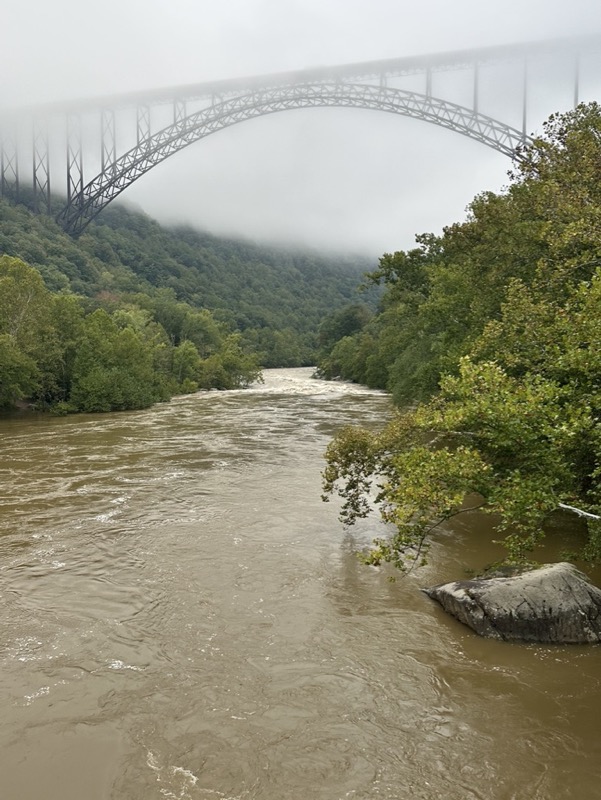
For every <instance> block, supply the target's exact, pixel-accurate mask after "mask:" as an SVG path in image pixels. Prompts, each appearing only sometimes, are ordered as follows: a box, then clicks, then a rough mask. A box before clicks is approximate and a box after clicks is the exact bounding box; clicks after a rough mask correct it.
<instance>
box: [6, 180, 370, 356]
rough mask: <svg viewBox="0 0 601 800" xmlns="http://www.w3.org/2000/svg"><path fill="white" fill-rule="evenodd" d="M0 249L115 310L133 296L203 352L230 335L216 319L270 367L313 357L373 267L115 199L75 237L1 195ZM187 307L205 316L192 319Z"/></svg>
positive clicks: (174, 337)
mask: <svg viewBox="0 0 601 800" xmlns="http://www.w3.org/2000/svg"><path fill="white" fill-rule="evenodd" d="M23 194H24V195H26V194H27V193H26V191H25V190H24V192H23ZM22 199H23V200H24V201H25V202H27V197H24V198H22ZM57 202H58V201H57ZM1 254H6V255H9V256H12V257H17V258H19V259H21V260H22V261H24V262H26V263H28V264H30V265H31V266H33V267H35V268H36V270H37V271H38V272H39V273H40V275H41V276H42V278H43V280H44V283H45V285H46V287H47V288H48V289H50V290H51V291H53V292H63V293H66V292H71V293H74V294H78V295H81V296H84V297H88V298H90V299H91V302H93V303H95V304H96V307H98V306H99V305H101V306H102V307H103V308H105V310H107V311H109V312H113V311H114V310H115V309H116V308H117V307H119V306H121V305H123V304H126V303H128V302H133V303H135V304H137V305H139V306H140V307H143V308H146V309H147V310H150V311H151V312H152V314H153V318H154V320H155V321H156V322H158V323H160V324H161V325H162V326H163V327H164V328H165V330H166V331H167V334H168V336H169V338H170V340H171V342H172V344H174V345H178V344H179V343H180V341H182V340H184V339H190V340H191V341H193V342H194V343H195V344H196V345H197V347H198V348H199V352H200V354H201V357H202V358H206V357H208V356H210V355H211V354H212V353H213V352H214V350H215V346H216V338H217V339H219V338H221V337H222V334H223V332H224V331H223V330H220V331H219V333H218V334H216V332H215V330H212V329H211V328H212V323H213V322H214V321H217V322H219V323H223V324H224V325H225V327H226V329H227V331H226V332H227V333H231V332H239V333H242V335H243V337H244V341H245V342H246V346H247V347H250V348H256V349H257V352H261V353H262V356H263V365H264V366H284V365H290V366H300V365H304V364H315V363H316V357H317V349H318V328H319V326H320V324H321V322H322V320H323V319H324V317H325V316H327V315H328V314H330V313H331V312H332V311H334V310H335V309H337V308H340V307H341V306H344V305H347V304H348V303H349V302H351V301H352V299H353V297H354V296H355V293H356V288H357V284H358V283H359V282H360V280H361V276H362V274H363V272H364V271H365V270H366V269H367V268H370V267H371V266H373V264H371V263H369V262H368V261H367V260H366V259H364V258H351V257H348V256H344V257H340V256H339V257H329V258H326V257H322V256H318V255H316V254H312V253H306V252H305V253H303V252H297V251H294V250H290V249H288V250H285V249H282V248H269V247H260V246H258V245H253V244H251V243H246V242H239V241H230V240H224V239H217V238H216V237H213V236H210V235H208V234H206V233H202V232H198V231H194V230H192V229H189V228H176V229H165V228H162V227H161V226H160V225H159V224H158V223H156V222H154V221H153V220H151V219H149V218H148V217H146V216H145V215H143V214H139V213H134V212H130V211H128V210H126V209H125V208H123V207H120V206H118V205H114V206H110V207H109V208H107V209H105V210H104V211H103V213H102V214H101V215H100V216H99V218H98V220H97V221H95V222H94V223H92V224H91V225H90V226H89V227H88V228H87V229H86V232H85V233H84V234H83V235H82V236H81V237H80V238H79V239H77V240H73V239H71V238H70V237H69V236H67V235H66V234H65V233H64V232H63V231H62V230H61V229H60V227H59V226H58V225H57V224H56V223H55V222H54V220H52V219H50V218H48V217H40V216H35V215H33V214H32V213H30V212H29V211H28V210H27V209H26V207H25V206H23V205H18V206H17V205H11V204H10V203H9V202H8V201H7V200H6V199H4V200H0V255H1ZM142 295H144V296H146V297H150V298H151V300H152V302H151V303H150V304H148V303H147V301H143V300H141V296H142ZM367 302H371V300H369V299H368V300H367ZM178 303H179V304H181V305H179V306H178ZM190 307H192V308H194V309H196V311H198V312H199V313H200V314H201V317H200V318H197V319H196V320H194V321H192V320H191V319H190V317H189V309H190ZM207 311H208V312H210V314H211V316H210V317H207V316H206V313H207ZM203 312H204V314H205V316H204V318H203V317H202V315H203ZM185 320H186V324H187V325H188V329H186V330H184V329H183V327H182V326H183V325H184V321H185ZM190 326H191V327H190ZM199 337H201V338H202V341H200V338H199Z"/></svg>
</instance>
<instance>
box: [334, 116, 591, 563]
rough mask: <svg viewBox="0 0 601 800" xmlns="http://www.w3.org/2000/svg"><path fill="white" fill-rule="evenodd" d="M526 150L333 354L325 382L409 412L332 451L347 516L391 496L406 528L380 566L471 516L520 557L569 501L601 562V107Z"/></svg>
mask: <svg viewBox="0 0 601 800" xmlns="http://www.w3.org/2000/svg"><path fill="white" fill-rule="evenodd" d="M519 156H520V157H519V159H516V162H515V167H514V171H513V173H511V174H510V182H509V186H508V187H507V189H506V190H504V191H503V192H502V193H500V194H493V193H490V192H487V193H484V194H482V195H480V196H478V197H476V199H475V200H474V202H473V203H472V204H471V206H470V209H469V214H468V218H467V220H466V221H465V222H462V223H458V224H455V225H451V226H449V227H448V228H446V229H445V230H444V231H443V233H442V235H440V236H433V235H425V236H421V237H419V238H418V240H417V247H416V248H415V249H414V250H411V251H409V252H398V253H394V254H387V255H384V256H383V257H382V259H381V260H380V265H379V268H378V269H377V270H376V271H375V272H373V273H372V274H371V277H370V280H371V281H372V282H375V283H383V284H384V286H385V294H384V297H383V300H382V305H381V309H380V311H379V313H378V314H376V315H375V316H373V317H372V318H371V319H365V321H364V322H363V324H362V325H361V327H360V330H356V331H354V332H351V333H350V334H346V335H344V336H343V337H342V338H339V339H338V341H336V342H334V343H330V346H329V347H328V348H327V349H326V351H325V352H324V354H323V357H322V360H321V364H320V368H321V371H322V373H323V374H325V375H331V376H333V375H341V376H342V377H345V378H349V379H352V380H356V381H361V382H364V383H367V384H368V385H370V386H374V387H380V388H385V389H388V390H390V391H391V392H392V394H393V397H394V399H395V401H396V404H397V405H398V406H400V407H401V409H403V410H401V411H399V413H398V414H397V416H396V417H395V419H394V420H393V421H392V422H391V423H390V424H389V425H388V427H387V428H386V429H385V430H384V431H382V432H381V433H379V434H373V433H370V432H368V431H365V430H361V429H355V428H349V429H346V430H344V431H343V432H342V433H341V434H340V435H339V436H338V437H337V438H336V439H335V440H334V441H333V442H332V443H331V445H330V447H329V449H328V453H327V462H328V463H327V467H326V470H325V474H324V484H325V490H326V497H327V496H328V494H329V493H331V492H333V491H339V493H340V494H341V495H342V497H343V498H344V501H345V505H344V509H343V517H344V519H345V520H346V521H347V522H352V521H353V520H354V519H355V518H356V517H357V516H361V515H364V514H366V513H367V512H368V510H369V507H370V505H371V494H370V492H371V489H372V486H373V485H374V484H377V485H378V487H379V488H378V490H377V491H378V495H377V500H376V504H377V505H379V506H380V509H381V513H382V515H383V518H384V519H385V520H386V521H387V522H389V523H391V525H392V530H393V534H392V536H391V538H389V539H386V538H384V539H382V540H379V541H377V542H376V543H375V545H374V549H373V551H372V552H371V554H370V556H369V557H368V560H369V561H370V563H374V564H377V563H380V562H381V561H382V560H387V561H391V562H393V563H395V564H396V565H397V566H399V567H400V568H401V569H404V568H407V567H408V566H411V565H413V564H415V563H420V561H421V559H422V558H423V556H424V553H425V552H426V550H427V547H428V543H429V541H430V538H431V535H432V532H433V531H434V530H435V529H436V527H437V526H438V525H440V523H441V522H443V521H445V520H448V519H449V518H451V517H452V516H454V515H456V514H458V513H462V512H464V511H465V510H466V508H471V507H478V508H479V509H481V510H482V511H485V512H489V513H491V514H492V515H494V516H493V517H492V518H491V526H492V527H493V531H494V532H493V535H494V536H496V537H497V538H499V539H502V541H503V543H504V545H505V547H506V553H507V560H508V561H510V562H515V563H523V562H525V561H527V560H528V559H529V558H530V557H531V553H532V551H533V549H534V548H535V546H536V545H537V543H538V542H540V540H541V538H542V536H543V533H544V526H545V523H546V521H547V520H548V519H549V517H550V515H551V514H553V513H554V512H556V510H557V509H561V508H563V509H567V510H568V511H570V510H571V511H573V512H576V513H578V514H579V515H581V516H583V518H584V519H587V520H588V523H589V524H588V528H589V539H588V544H587V545H586V547H585V552H584V555H585V556H587V557H589V558H595V559H597V558H599V556H600V555H601V534H600V532H599V531H600V528H599V520H598V519H597V518H598V517H599V514H601V482H600V479H601V108H600V107H599V106H598V105H597V104H590V105H581V106H579V107H578V108H577V109H575V110H574V111H572V112H569V113H567V114H558V115H554V116H552V117H551V118H550V119H549V120H548V121H547V123H546V124H545V128H544V132H543V135H541V136H540V137H539V138H537V139H536V140H535V141H534V142H533V143H532V144H531V145H529V146H528V147H525V148H524V150H523V151H522V152H521V153H520V154H519ZM416 404H417V405H416ZM407 409H409V410H407ZM493 522H494V525H493Z"/></svg>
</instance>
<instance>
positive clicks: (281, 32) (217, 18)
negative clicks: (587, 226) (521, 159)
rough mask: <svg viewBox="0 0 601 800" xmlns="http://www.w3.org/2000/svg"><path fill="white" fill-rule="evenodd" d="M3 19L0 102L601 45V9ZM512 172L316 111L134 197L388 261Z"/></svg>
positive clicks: (253, 5)
mask: <svg viewBox="0 0 601 800" xmlns="http://www.w3.org/2000/svg"><path fill="white" fill-rule="evenodd" d="M1 12H2V13H1V25H2V47H1V48H0V74H1V75H2V80H1V81H0V105H12V104H15V103H30V102H42V101H43V102H47V101H51V100H61V99H67V98H73V97H82V96H92V95H95V94H99V95H105V94H110V93H114V92H121V91H128V90H135V89H146V88H148V89H151V88H155V87H159V86H169V85H178V84H185V83H194V82H200V81H204V80H211V79H219V78H227V77H238V76H243V75H253V74H257V73H266V72H271V71H282V70H287V69H297V68H303V67H308V66H315V65H325V64H337V63H345V62H352V61H363V60H372V59H381V58H392V57H396V56H408V55H417V54H421V53H430V52H437V51H450V50H455V49H462V48H471V47H479V46H487V45H494V44H505V43H513V42H519V41H530V40H539V39H544V38H546V37H560V36H570V35H579V34H588V33H601V0H569V1H568V0H566V1H565V2H559V0H503V2H491V1H490V0H421V2H420V3H416V2H415V1H414V0H413V2H406V0H101V2H97V3H91V2H89V0H2V4H1ZM539 91H540V92H541V96H542V94H544V95H545V102H546V103H547V105H548V106H549V108H548V111H552V110H554V109H555V108H558V109H559V108H560V107H564V108H565V107H567V106H568V105H569V101H570V92H569V88H567V87H566V86H564V85H563V83H562V81H561V79H560V78H559V77H558V79H557V81H556V82H555V83H554V84H553V85H552V86H551V88H549V86H547V87H543V86H542V84H541V88H540V90H539ZM587 91H588V92H589V94H591V93H594V92H595V89H594V88H593V84H592V82H590V81H589V83H588V84H586V82H585V81H584V82H583V95H586V93H587ZM555 92H556V96H555ZM584 99H591V98H589V97H586V96H585V98H584ZM504 102H505V100H504ZM541 107H542V106H541ZM516 108H518V109H519V102H518V104H517V106H516ZM507 113H508V114H509V115H510V116H511V115H512V114H514V115H515V113H516V109H509V108H508V111H507ZM508 121H512V122H516V120H515V119H513V118H512V119H511V120H509V119H508ZM509 166H510V164H509V162H508V160H507V159H506V158H505V157H504V156H501V155H500V154H498V153H496V152H495V151H493V150H490V149H488V148H486V147H484V146H483V145H481V144H477V143H475V142H472V141H471V140H469V139H466V138H464V137H462V136H460V135H458V134H454V133H450V132H447V131H445V130H443V129H441V128H437V127H434V126H432V125H428V124H426V123H423V122H416V121H412V120H408V119H406V118H403V117H398V116H392V115H387V114H383V113H378V112H373V111H359V110H350V109H345V110H337V109H311V110H305V111H293V112H287V113H285V114H279V115H272V116H268V117H263V118H260V119H256V120H252V121H250V122H246V123H243V124H241V125H238V126H234V127H232V128H229V129H227V130H226V131H224V132H222V133H220V134H217V135H215V136H212V137H209V138H208V139H206V140H204V141H201V142H198V143H196V144H195V145H192V146H191V147H190V148H187V149H186V150H184V151H183V152H181V153H179V154H178V155H176V156H174V157H173V158H171V159H168V160H167V161H166V162H165V163H163V164H162V165H160V166H159V167H157V168H155V169H154V170H152V171H151V172H150V173H149V174H148V175H146V176H144V177H143V178H142V179H140V180H139V181H138V182H137V183H136V184H134V185H133V186H132V187H130V188H129V189H128V190H127V191H126V192H125V193H124V194H123V195H122V198H123V199H124V200H129V201H131V202H134V203H136V204H137V205H139V206H141V207H142V208H143V209H144V210H145V211H147V212H148V213H149V214H151V215H153V216H156V217H157V218H159V219H167V220H172V221H173V220H179V221H185V222H191V223H194V224H196V225H198V226H200V227H203V228H205V229H208V230H211V231H214V232H216V233H228V234H234V235H241V236H244V237H251V238H260V239H263V240H276V241H290V242H294V243H300V244H305V245H309V246H312V247H318V248H319V247H327V248H330V249H343V250H354V251H364V252H368V253H370V254H374V255H377V254H380V253H382V252H384V251H391V250H395V249H400V248H406V247H410V246H411V244H412V241H413V236H414V234H415V233H419V232H423V231H434V232H439V231H440V229H441V227H442V226H443V225H445V224H448V223H452V222H454V221H456V220H459V219H461V218H463V216H464V213H465V206H466V205H467V203H468V202H469V201H470V200H471V199H472V198H473V196H474V195H475V194H476V193H478V192H480V191H482V190H486V189H491V190H493V191H496V190H498V189H499V188H500V187H501V186H502V185H503V184H505V183H506V173H507V170H508V168H509ZM91 177H92V176H91V175H87V176H86V178H91Z"/></svg>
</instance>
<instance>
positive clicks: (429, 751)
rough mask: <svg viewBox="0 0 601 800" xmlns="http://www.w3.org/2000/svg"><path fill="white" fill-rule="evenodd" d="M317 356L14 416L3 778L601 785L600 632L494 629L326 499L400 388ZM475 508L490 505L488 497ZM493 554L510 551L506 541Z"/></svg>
mask: <svg viewBox="0 0 601 800" xmlns="http://www.w3.org/2000/svg"><path fill="white" fill-rule="evenodd" d="M310 374H311V370H307V369H302V370H268V371H266V373H265V384H264V385H257V386H256V387H253V388H251V389H249V390H245V391H234V392H223V393H217V392H208V393H199V394H196V395H190V396H185V397H180V398H177V399H175V400H174V401H172V402H170V403H167V404H162V405H158V406H155V407H154V408H152V409H149V410H147V411H140V412H128V413H119V414H110V415H109V414H104V415H85V416H74V417H66V418H49V417H47V416H42V415H39V416H37V415H33V416H32V415H13V416H6V417H4V418H2V419H0V469H1V471H2V484H1V485H2V494H1V497H0V601H1V606H0V700H1V709H2V713H1V717H0V797H1V798H2V800H154V799H155V798H156V800H163V799H167V800H220V799H221V800H367V799H368V798H369V800H372V799H373V800H401V799H402V800H404V798H407V799H408V800H421V799H423V800H435V799H436V800H438V798H441V800H522V798H523V799H524V800H567V798H574V800H583V799H584V798H587V799H588V798H594V797H599V796H601V789H600V785H601V783H600V781H601V737H600V736H599V730H600V728H599V714H600V712H601V649H600V648H594V647H539V646H522V645H513V644H506V643H499V642H494V641H488V640H483V639H480V638H479V637H477V636H476V635H475V634H473V633H472V632H471V631H470V630H469V629H467V628H465V627H464V626H462V625H460V624H459V623H457V622H456V621H454V620H453V619H451V618H449V617H448V616H447V615H445V614H444V612H442V610H441V609H440V608H439V607H438V606H437V605H436V604H434V603H433V602H432V601H430V600H429V599H428V598H427V597H426V596H425V595H424V594H423V593H421V592H420V591H419V587H420V586H423V585H427V584H429V583H434V582H439V581H441V580H447V579H454V578H458V577H463V576H464V574H465V572H464V570H465V568H466V566H471V567H476V568H477V567H480V566H482V565H483V564H485V563H487V560H489V559H490V558H491V557H494V555H495V553H494V552H493V551H492V550H491V549H490V548H491V546H490V545H486V544H482V543H480V542H482V541H485V540H481V539H479V538H478V536H477V535H476V536H475V535H474V531H473V529H470V525H472V528H473V523H470V522H469V521H467V522H465V521H463V522H462V523H461V525H463V526H464V527H461V526H459V527H458V528H457V529H456V530H455V532H454V535H453V536H450V535H448V534H446V535H444V534H443V535H442V536H441V538H440V540H439V541H438V542H437V544H436V546H435V548H434V551H433V553H432V558H431V563H430V565H429V566H427V567H425V568H423V569H420V570H418V571H416V573H415V574H413V575H411V576H410V577H408V578H401V579H399V580H397V581H395V582H391V581H390V580H389V576H390V574H391V573H390V570H388V569H384V568H383V569H375V568H371V567H366V566H363V565H362V564H361V563H359V561H358V559H357V558H356V552H357V551H358V550H359V549H361V548H362V547H364V546H365V545H366V544H368V543H369V541H370V540H371V539H372V538H373V536H375V535H378V534H381V533H382V530H381V528H380V523H379V521H378V520H377V519H376V518H374V519H368V520H365V521H363V522H362V523H361V524H360V525H359V526H358V527H357V528H356V529H351V530H350V531H349V530H345V529H344V528H343V527H342V525H341V524H340V523H339V522H338V519H337V513H338V508H337V504H336V502H331V503H329V504H324V503H322V502H321V500H320V470H321V469H322V467H323V461H322V454H323V451H324V449H325V446H326V444H327V442H328V440H329V438H330V436H331V435H332V434H333V433H334V432H335V431H336V429H338V428H339V427H340V426H342V425H344V424H349V423H361V424H365V425H369V426H375V425H379V424H381V423H382V422H383V421H384V420H385V419H386V417H387V415H388V414H389V411H390V409H389V403H388V399H387V398H386V397H385V396H384V395H382V394H378V393H375V392H370V391H368V390H366V389H363V388H361V387H357V386H350V385H348V384H343V383H325V382H322V381H317V380H312V379H311V377H310ZM478 524H481V523H478ZM496 555H497V556H498V553H496Z"/></svg>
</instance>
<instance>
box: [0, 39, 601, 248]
mask: <svg viewBox="0 0 601 800" xmlns="http://www.w3.org/2000/svg"><path fill="white" fill-rule="evenodd" d="M590 54H601V36H589V37H581V38H579V39H570V40H558V41H552V42H542V43H536V44H523V45H508V46H502V47H492V48H484V49H478V50H471V51H461V52H455V53H442V54H436V55H428V56H419V57H411V58H400V59H388V60H384V61H377V62H367V63H359V64H347V65H342V66H336V67H321V68H315V69H308V70H301V71H296V72H288V73H279V74H275V75H264V76H256V77H252V78H245V79H237V80H236V79H234V80H225V81H215V82H211V83H203V84H195V85H190V86H183V87H175V88H170V89H161V90H156V91H149V92H139V93H134V94H127V95H119V96H114V97H110V98H98V99H93V100H84V101H79V102H76V103H71V104H68V105H67V104H65V105H52V106H46V107H44V108H37V109H30V110H24V111H20V112H19V113H10V114H8V113H5V114H3V115H2V114H0V136H1V139H0V194H1V195H7V196H12V197H15V198H16V199H18V198H19V193H20V191H21V187H22V183H23V180H22V174H23V169H22V163H23V162H24V161H26V162H27V161H28V162H29V163H27V167H28V170H27V171H28V172H29V175H30V176H31V178H30V181H28V182H27V183H29V184H30V185H31V187H32V190H33V199H34V206H35V208H36V210H38V211H39V212H41V213H51V211H52V209H51V193H50V186H51V155H52V160H54V158H55V153H56V151H57V149H59V148H60V150H61V151H62V153H63V156H62V160H61V159H57V160H58V161H59V163H60V168H59V170H58V171H59V174H62V175H63V176H64V178H63V179H64V181H65V186H66V203H65V205H64V207H63V208H62V209H61V210H60V211H59V213H58V219H59V221H60V223H61V224H62V225H63V227H64V228H65V230H67V231H68V232H69V233H71V234H73V235H76V236H77V235H79V234H80V233H81V232H82V231H83V230H84V229H85V228H86V226H87V225H88V224H89V223H90V222H91V220H93V219H94V218H95V217H96V216H97V215H98V214H99V213H100V211H102V209H103V208H104V207H105V206H106V205H107V204H108V203H110V202H111V201H112V200H114V199H115V197H117V196H118V195H119V194H121V192H123V191H124V190H125V189H127V187H128V186H130V185H131V184H132V183H133V182H134V181H136V180H137V179H138V178H140V177H141V176H142V175H144V174H145V173H147V172H148V171H149V170H150V169H152V168H153V167H154V166H156V165H157V164H160V163H161V162H162V161H164V160H165V159H167V158H169V157H170V156H171V155H173V154H174V153H177V152H179V151H180V150H182V149H184V148H185V147H188V146H189V145H191V144H193V143H194V142H196V141H198V140H200V139H203V138H205V137H207V136H209V135H211V134H214V133H217V132H218V131H221V130H223V129H225V128H227V127H230V126H232V125H237V124H239V123H241V122H244V121H245V120H249V119H252V118H255V117H260V116H264V115H268V114H274V113H279V112H282V111H287V110H291V109H306V108H318V107H339V108H359V109H368V110H374V111H383V112H387V113H392V114H398V115H401V116H405V117H411V118H413V119H417V120H422V121H425V122H429V123H432V124H434V125H438V126H439V127H442V128H446V129H447V130H450V131H454V132H456V133H460V134H463V135H464V136H468V137H470V138H471V139H473V140H475V141H477V142H480V143H482V144H485V145H487V146H488V147H491V148H493V149H495V150H497V151H499V152H501V153H503V154H504V155H506V156H508V157H509V158H513V157H515V155H516V152H517V151H518V150H519V147H520V146H521V145H523V144H524V143H525V142H526V141H527V140H528V133H527V132H528V125H529V122H530V120H529V116H528V113H529V104H530V93H531V78H530V76H531V70H532V65H533V63H534V62H535V61H536V59H538V60H542V61H543V62H544V63H546V64H548V65H549V68H550V69H551V66H550V65H551V64H552V65H553V69H554V70H556V73H555V74H562V75H563V77H564V78H565V76H566V73H567V77H568V81H569V84H570V85H571V89H572V93H571V98H570V104H573V105H577V104H578V102H579V93H580V84H581V78H582V64H583V59H584V58H586V57H587V56H589V55H590ZM491 64H492V65H499V64H501V65H512V66H513V70H514V74H515V73H516V66H517V75H518V76H519V77H518V81H519V82H518V85H517V86H514V87H513V90H512V92H513V96H514V97H516V96H517V99H518V102H519V105H520V112H521V113H520V116H521V125H519V126H516V125H515V123H514V125H510V124H508V123H506V122H502V121H501V120H499V119H496V118H495V117H493V116H490V115H487V114H484V113H483V112H482V106H483V105H484V101H485V100H486V93H487V92H490V89H488V90H487V91H486V92H485V91H483V88H482V80H481V78H482V75H483V72H484V70H485V68H486V67H487V66H488V65H491ZM453 70H455V71H460V72H461V73H462V80H463V81H464V82H465V81H467V83H468V84H469V94H470V101H471V102H469V103H468V104H460V103H457V102H452V101H451V100H450V99H445V98H444V97H443V96H438V95H439V93H438V92H436V93H435V92H434V90H433V84H434V80H435V76H436V74H437V73H442V72H447V73H448V72H450V71H453ZM557 70H560V73H557ZM403 79H405V80H407V79H410V80H411V81H412V82H413V84H414V85H415V82H416V81H420V82H421V83H422V86H421V90H415V88H412V89H407V88H402V87H401V86H399V85H398V83H399V80H401V81H402V80H403ZM514 116H515V114H514ZM24 138H28V139H29V142H30V146H29V147H28V148H27V150H26V151H25V150H24V148H23V140H24ZM88 140H94V141H95V143H94V145H93V146H91V145H90V143H89V141H88ZM61 141H62V145H61V144H60V142H61ZM118 142H119V144H121V143H122V142H124V143H125V144H124V145H122V146H121V147H120V148H118ZM84 161H85V162H86V164H88V163H91V167H92V169H91V172H92V175H93V176H94V177H92V179H91V180H89V181H87V182H86V181H85V179H84ZM88 174H89V173H88ZM53 177H54V172H53Z"/></svg>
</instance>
